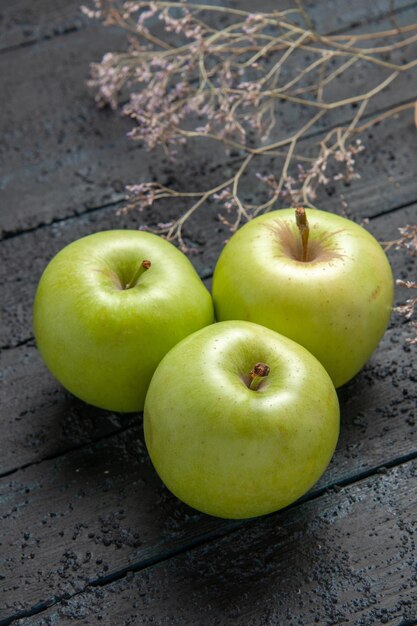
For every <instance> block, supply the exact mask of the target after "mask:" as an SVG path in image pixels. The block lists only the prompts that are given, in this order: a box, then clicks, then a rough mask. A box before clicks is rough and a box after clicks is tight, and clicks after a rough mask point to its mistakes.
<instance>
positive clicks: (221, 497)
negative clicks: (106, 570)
mask: <svg viewBox="0 0 417 626" xmlns="http://www.w3.org/2000/svg"><path fill="white" fill-rule="evenodd" d="M144 431H145V441H146V445H147V448H148V451H149V454H150V457H151V460H152V462H153V464H154V466H155V469H156V471H157V473H158V474H159V476H160V478H161V479H162V481H163V482H164V483H165V485H166V486H167V487H168V489H170V490H171V491H172V492H173V493H174V494H175V495H176V496H177V497H178V498H180V499H181V500H183V501H184V502H186V503H187V504H189V505H190V506H192V507H194V508H196V509H198V510H200V511H203V512H204V513H209V514H211V515H216V516H219V517H225V518H235V519H237V518H247V517H254V516H257V515H263V514H265V513H270V512H272V511H276V510H278V509H280V508H282V507H284V506H286V505H288V504H290V503H291V502H293V501H294V500H296V499H297V498H299V497H300V496H301V495H303V494H304V493H305V492H306V491H307V490H308V489H309V488H310V487H311V486H312V485H313V484H314V483H315V482H316V481H317V480H318V478H319V477H320V476H321V474H322V473H323V471H324V470H325V468H326V467H327V464H328V463H329V461H330V459H331V456H332V454H333V451H334V449H335V446H336V442H337V438H338V434H339V404H338V399H337V395H336V391H335V389H334V386H333V384H332V381H331V379H330V377H329V375H328V374H327V372H326V370H325V369H324V367H323V366H322V365H321V364H320V363H319V362H318V361H317V359H316V358H315V357H313V356H312V355H311V354H310V353H309V352H308V351H307V350H305V348H303V347H302V346H300V345H298V344H296V343H295V342H294V341H291V339H288V338H287V337H283V336H282V335H278V333H275V332H274V331H272V330H269V329H267V328H264V327H263V326H259V325H257V324H252V323H250V322H242V321H233V322H220V323H218V324H214V325H212V326H209V327H206V328H203V329H201V330H199V331H197V332H196V333H194V334H192V335H190V336H189V337H187V338H186V339H184V340H183V341H181V342H180V343H179V344H177V345H176V346H175V347H174V348H173V349H172V350H171V351H170V352H169V353H168V354H167V355H166V356H165V357H164V358H163V359H162V361H161V363H160V364H159V366H158V368H157V369H156V371H155V374H154V376H153V378H152V381H151V384H150V386H149V391H148V394H147V396H146V402H145V410H144Z"/></svg>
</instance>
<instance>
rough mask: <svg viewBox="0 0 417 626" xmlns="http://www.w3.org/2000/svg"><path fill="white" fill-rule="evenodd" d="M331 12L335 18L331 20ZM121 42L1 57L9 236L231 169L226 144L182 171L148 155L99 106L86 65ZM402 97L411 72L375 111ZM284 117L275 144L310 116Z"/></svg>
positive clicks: (195, 156) (340, 118)
mask: <svg viewBox="0 0 417 626" xmlns="http://www.w3.org/2000/svg"><path fill="white" fill-rule="evenodd" d="M341 13H342V12H341ZM343 13H345V12H344V11H343ZM413 13H414V11H413V10H411V9H410V10H407V11H403V12H401V13H400V14H399V15H398V22H399V23H401V24H402V23H409V22H410V21H411V20H412V19H413V17H414V15H413ZM332 15H334V12H332V11H327V12H325V13H324V14H323V19H324V16H326V19H327V18H328V17H330V16H332ZM331 19H333V18H331ZM390 26H392V24H391V22H390V20H385V21H383V22H381V23H380V24H378V25H376V24H375V23H373V24H372V28H373V29H375V28H376V27H378V28H385V27H390ZM123 42H124V39H123V37H122V35H121V34H120V33H118V32H113V33H109V32H107V31H106V30H104V29H100V28H99V27H97V26H96V27H94V28H93V29H89V30H88V31H77V32H74V33H72V34H71V35H70V36H68V37H63V38H62V37H57V38H55V39H52V40H50V41H47V42H45V43H43V44H42V45H37V46H32V47H30V49H29V48H25V47H24V48H21V49H18V50H14V51H13V53H10V54H9V53H7V54H6V53H5V54H3V55H1V57H0V73H1V75H2V76H3V77H4V78H3V83H2V102H3V104H2V110H3V115H2V122H1V123H0V132H1V134H2V146H1V151H0V162H1V169H2V177H1V179H0V188H1V189H2V192H3V204H4V206H7V207H9V210H8V211H5V212H3V214H2V217H1V222H0V231H1V232H3V234H10V233H15V232H19V231H21V230H27V229H30V228H35V227H37V226H39V225H40V224H44V223H50V222H51V221H53V220H57V219H62V218H65V217H68V216H71V215H77V214H79V213H82V212H84V211H85V210H86V209H88V208H91V207H98V206H102V205H104V204H107V203H109V202H113V201H116V200H119V199H120V198H121V197H122V195H123V190H124V185H125V184H126V183H132V182H140V181H142V180H152V179H157V180H159V181H161V182H165V183H168V184H173V185H174V186H175V187H177V188H179V189H193V188H194V186H195V184H196V181H198V184H199V185H204V186H207V187H209V186H211V184H213V185H214V184H216V182H217V181H218V180H219V178H220V177H221V176H222V172H223V171H224V170H225V169H227V168H228V167H229V168H230V165H229V164H228V157H227V156H226V155H225V154H224V151H223V148H222V147H221V146H220V145H215V146H213V145H207V144H204V145H202V144H198V145H197V144H196V145H195V148H193V149H192V150H191V151H190V150H189V149H188V150H184V151H182V152H180V153H179V158H178V160H177V163H176V164H173V163H171V162H169V161H168V160H167V159H166V158H163V156H162V154H161V152H159V151H156V152H155V153H152V154H149V153H147V152H145V151H144V150H143V149H140V148H139V147H138V146H137V145H136V144H134V143H132V142H130V141H129V140H128V139H127V138H126V132H127V131H128V129H129V128H130V127H131V126H130V124H129V122H128V121H127V120H125V119H122V118H121V117H120V116H119V115H118V114H115V113H112V112H109V111H98V110H97V109H96V108H95V106H94V104H93V101H92V98H91V97H90V95H89V94H88V92H87V89H86V87H85V79H86V77H87V72H88V64H89V62H90V61H93V60H97V59H99V58H100V57H101V55H102V54H103V53H104V52H105V51H106V50H108V49H118V48H121V47H123V45H124V43H123ZM29 50H30V51H29ZM408 53H409V54H410V55H411V54H412V51H411V50H409V51H408ZM402 55H403V52H402V51H396V52H395V53H393V54H392V55H390V58H391V59H392V60H395V61H397V62H402V60H403V56H402ZM297 62H298V61H297ZM383 72H384V70H381V69H379V70H378V71H377V72H376V74H375V77H374V79H373V80H375V81H377V80H378V79H381V78H382V76H383V75H384V76H385V74H383ZM368 83H369V73H368V72H366V71H365V68H364V66H363V65H361V63H358V64H356V65H355V71H353V70H352V74H351V75H350V76H347V77H346V80H344V81H343V82H342V83H341V84H339V85H338V89H339V90H340V89H342V90H344V91H345V92H346V93H347V94H349V95H350V94H351V92H352V90H353V89H357V88H360V89H361V90H362V91H366V90H367V89H368V88H369V85H368ZM29 93H30V94H31V97H30V98H28V94H29ZM404 94H407V98H412V97H413V96H417V93H416V90H415V81H414V79H413V76H412V73H411V72H410V73H405V74H403V75H401V77H400V78H399V79H398V82H396V83H395V85H393V86H390V87H388V88H387V90H386V91H384V94H383V96H381V97H380V98H377V99H376V100H375V101H372V102H371V103H370V105H369V112H371V111H376V110H379V109H380V108H386V107H389V106H391V105H394V104H398V103H399V102H401V101H402V100H403V99H404ZM339 95H341V93H339ZM350 113H351V112H350V110H349V112H347V111H345V110H343V111H340V110H336V111H335V112H334V113H333V114H330V115H329V117H328V118H326V121H325V122H323V124H326V125H327V124H330V123H332V124H334V123H341V122H346V121H347V120H348V119H349V116H350ZM279 115H280V118H279V124H278V127H277V132H276V137H274V138H277V137H280V136H282V134H285V135H287V134H288V133H290V132H291V131H292V130H294V128H299V124H300V123H301V122H302V121H303V120H304V118H303V115H304V116H306V115H307V113H306V111H304V110H298V109H297V108H296V107H294V106H289V107H286V106H283V107H282V108H281V109H280V113H279ZM310 115H311V112H310V111H309V112H308V116H310ZM305 119H307V117H306V118H305ZM410 119H411V114H410ZM320 127H321V128H323V125H322V126H318V128H320ZM326 127H327V126H326ZM409 141H410V139H409ZM398 145H399V144H397V145H396V148H397V147H398ZM392 149H393V148H391V150H392ZM214 163H215V164H216V165H215V166H213V164H214ZM393 165H394V166H395V163H394V164H393ZM394 169H395V168H394ZM220 180H222V178H220ZM1 232H0V234H1Z"/></svg>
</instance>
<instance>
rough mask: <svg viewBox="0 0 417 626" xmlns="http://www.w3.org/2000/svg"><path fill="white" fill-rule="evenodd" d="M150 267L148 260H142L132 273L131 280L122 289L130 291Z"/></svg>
mask: <svg viewBox="0 0 417 626" xmlns="http://www.w3.org/2000/svg"><path fill="white" fill-rule="evenodd" d="M151 265H152V263H151V262H150V261H149V260H148V259H144V260H143V261H142V262H141V263H140V264H139V267H138V269H137V270H136V272H135V273H134V275H133V278H132V280H131V281H130V282H129V283H127V284H126V285H125V287H124V289H131V288H132V287H135V286H136V284H137V282H138V280H139V278H140V277H141V276H142V274H143V273H144V272H146V270H148V269H149V268H150V267H151Z"/></svg>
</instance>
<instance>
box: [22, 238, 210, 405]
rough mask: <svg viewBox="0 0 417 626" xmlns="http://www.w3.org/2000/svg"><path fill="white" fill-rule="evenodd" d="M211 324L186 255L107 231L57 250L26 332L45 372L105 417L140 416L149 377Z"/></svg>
mask: <svg viewBox="0 0 417 626" xmlns="http://www.w3.org/2000/svg"><path fill="white" fill-rule="evenodd" d="M213 321H214V314H213V304H212V300H211V296H210V294H209V292H208V291H207V289H206V288H205V286H204V285H203V283H202V281H201V280H200V278H199V276H198V275H197V273H196V271H195V270H194V268H193V266H192V264H191V263H190V261H189V260H188V259H187V257H186V256H185V255H184V254H182V252H180V251H179V250H177V249H176V248H175V247H174V246H173V245H172V244H170V243H168V242H167V241H165V240H164V239H162V238H161V237H158V236H156V235H153V234H151V233H146V232H140V231H133V230H114V231H105V232H100V233H96V234H94V235H89V236H87V237H83V238H82V239H79V240H78V241H75V242H73V243H71V244H70V245H68V246H67V247H65V248H64V249H63V250H61V251H60V252H59V253H58V254H57V255H56V256H55V257H54V258H53V259H52V261H51V262H50V263H49V265H48V266H47V268H46V269H45V272H44V273H43V275H42V278H41V280H40V283H39V286H38V290H37V293H36V298H35V304H34V331H35V338H36V342H37V345H38V348H39V351H40V353H41V355H42V357H43V359H44V361H45V363H46V365H47V366H48V368H49V370H50V371H51V373H52V374H53V375H54V376H55V377H56V378H57V379H58V380H59V381H60V382H61V383H62V385H63V386H64V387H66V388H67V389H68V390H69V391H71V392H72V393H73V394H74V395H75V396H77V397H79V398H81V399H82V400H84V401H85V402H88V403H90V404H93V405H95V406H98V407H100V408H104V409H109V410H113V411H139V410H142V409H143V404H144V401H145V395H146V391H147V389H148V386H149V382H150V380H151V377H152V374H153V372H154V371H155V368H156V366H157V365H158V363H159V361H160V360H161V359H162V357H163V356H164V355H165V354H166V353H167V352H168V351H169V350H170V349H171V348H172V347H173V346H174V345H175V344H176V343H178V342H179V341H180V340H181V339H183V338H184V337H186V336H187V335H189V334H190V333H193V332H194V331H196V330H198V329H199V328H202V327H203V326H206V325H207V324H211V323H212V322H213Z"/></svg>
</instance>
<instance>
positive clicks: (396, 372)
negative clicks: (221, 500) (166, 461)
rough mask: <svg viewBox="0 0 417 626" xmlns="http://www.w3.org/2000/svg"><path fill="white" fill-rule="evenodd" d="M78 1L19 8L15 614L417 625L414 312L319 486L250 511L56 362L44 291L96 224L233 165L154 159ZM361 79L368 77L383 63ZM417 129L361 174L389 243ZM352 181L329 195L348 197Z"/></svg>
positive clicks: (7, 456) (11, 442) (365, 211)
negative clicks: (74, 389)
mask: <svg viewBox="0 0 417 626" xmlns="http://www.w3.org/2000/svg"><path fill="white" fill-rule="evenodd" d="M78 5H79V1H78V0H38V1H37V2H36V3H34V2H30V1H29V0H15V1H14V2H7V1H5V0H2V2H0V48H1V50H0V52H1V53H0V75H1V91H0V100H1V109H0V111H1V122H0V124H1V145H0V152H1V178H0V180H1V196H2V201H1V208H0V226H1V235H2V240H1V242H0V255H1V264H0V284H1V305H0V306H1V327H0V346H1V347H2V350H1V357H0V360H1V365H0V367H1V407H0V412H1V422H0V428H1V430H0V433H1V435H0V446H1V457H0V472H1V478H0V480H1V486H0V494H1V495H0V502H1V509H0V515H1V525H0V562H1V565H0V598H1V599H0V624H3V625H5V624H10V623H16V624H22V625H25V626H26V625H29V624H31V625H34V624H39V625H40V624H42V625H44V624H66V623H72V622H73V621H76V622H78V623H80V624H88V625H93V624H98V623H101V624H111V625H117V626H118V625H121V624H191V625H196V626H197V625H202V624H204V625H205V624H207V625H211V624H239V625H242V626H247V625H255V624H256V625H259V626H261V625H262V626H264V625H277V626H278V625H279V626H284V625H285V626H287V625H288V626H289V625H310V624H323V625H324V624H326V625H333V624H357V625H361V626H368V625H370V624H376V625H379V624H390V625H392V626H411V625H412V624H417V585H416V558H417V555H416V536H417V535H416V517H417V480H416V468H417V462H416V458H417V439H416V422H415V420H416V398H417V391H416V381H417V367H416V348H415V347H410V346H408V345H407V344H406V337H407V336H408V335H409V329H408V327H407V324H405V323H404V320H403V319H401V318H400V317H398V316H396V317H395V316H394V317H393V320H392V322H391V325H390V328H389V329H388V331H387V333H386V335H385V337H384V339H383V341H382V343H381V345H380V346H379V348H378V350H377V351H376V352H375V354H374V356H373V357H372V359H371V361H370V362H369V364H367V365H366V366H365V368H364V370H363V371H362V372H361V373H360V374H359V375H358V376H357V377H356V378H355V379H354V380H353V381H351V382H350V383H349V384H348V385H346V386H345V387H344V388H343V389H341V390H340V394H339V395H340V401H341V408H342V429H341V436H340V441H339V444H338V448H337V451H336V454H335V456H334V459H333V461H332V463H331V465H330V467H329V468H328V470H327V472H326V473H325V475H324V476H323V478H322V479H321V480H320V482H319V484H318V485H316V486H315V487H314V488H313V489H312V490H311V491H310V492H309V493H308V494H307V496H306V497H305V498H304V499H303V500H302V501H301V502H298V503H296V504H295V505H293V506H291V507H289V508H288V509H287V510H285V511H282V512H279V513H276V514H274V515H269V516H267V517H264V518H261V519H257V520H251V521H245V522H230V521H229V522H228V521H222V520H219V519H215V518H211V517H208V516H206V515H201V514H199V513H197V512H196V511H194V510H191V509H190V508H188V507H186V506H185V505H183V504H181V503H180V502H178V501H177V500H176V499H175V498H174V497H173V496H172V495H171V494H170V493H168V491H167V490H166V489H165V488H164V486H163V485H162V484H161V482H160V481H159V479H158V478H157V476H156V474H155V472H154V470H153V468H152V466H151V464H150V461H149V458H148V456H147V453H146V449H145V446H144V441H143V434H142V423H141V416H138V415H118V414H114V413H108V412H104V411H100V410H97V409H94V408H92V407H90V406H86V405H85V404H83V403H82V402H80V401H77V400H76V399H74V398H73V397H71V396H70V395H69V394H68V393H66V392H65V391H64V390H63V389H62V388H61V387H60V385H59V384H58V383H57V382H56V381H55V380H53V379H52V377H51V376H50V375H49V373H48V372H47V371H46V368H45V367H44V365H43V364H42V362H41V360H40V357H39V355H38V353H37V351H36V347H35V345H34V341H33V334H32V328H31V307H32V302H33V296H34V292H35V288H36V285H37V282H38V280H39V277H40V275H41V272H42V270H43V269H44V267H45V265H46V264H47V262H48V261H49V260H50V259H51V258H52V256H53V255H54V254H55V253H56V252H57V251H58V250H59V249H60V248H62V247H63V246H64V245H65V244H67V243H69V242H70V241H73V240H74V239H76V238H78V237H80V236H82V235H85V234H88V233H92V232H96V231H98V230H103V229H109V228H114V227H119V228H137V227H138V226H140V225H141V224H142V223H144V222H146V221H147V222H149V223H152V222H153V221H158V220H159V219H160V218H161V216H162V217H163V218H164V219H165V220H166V219H167V215H169V214H170V211H171V212H172V211H173V210H174V209H173V207H171V208H170V207H165V208H164V207H162V208H160V209H157V210H156V212H155V213H152V212H148V213H143V214H138V213H136V214H133V213H132V214H130V215H128V216H125V217H118V216H116V209H117V208H118V207H119V206H121V201H122V197H123V189H124V185H125V183H131V182H138V181H141V180H149V179H152V177H155V178H156V179H158V180H160V181H161V182H165V183H167V184H170V185H177V186H178V188H185V189H186V188H188V189H189V188H190V187H191V186H193V185H194V184H195V180H200V181H201V180H202V179H203V185H204V187H208V186H209V184H210V183H211V182H214V183H215V182H216V180H219V176H221V175H222V173H223V170H225V169H227V168H228V167H230V157H227V156H226V155H224V154H223V153H222V152H221V151H219V152H218V153H217V152H216V153H212V152H210V151H207V150H205V149H201V148H198V147H196V148H193V149H192V150H189V151H186V152H185V153H184V154H182V155H181V162H180V163H177V164H172V163H169V162H168V161H167V160H166V159H165V158H164V157H163V155H162V154H161V153H159V152H156V153H146V152H145V151H144V150H143V149H142V148H140V147H138V146H137V145H134V144H132V143H130V142H129V141H128V140H127V139H126V137H125V135H126V131H127V130H128V129H129V123H128V122H127V121H126V120H124V119H122V118H121V117H120V116H118V115H117V114H114V113H112V112H110V111H98V110H97V109H96V108H95V106H94V104H93V102H92V99H91V96H90V95H89V94H88V92H87V89H86V87H85V82H84V81H85V79H86V76H87V72H88V63H89V62H90V61H92V60H98V59H99V58H101V55H102V54H103V53H104V52H105V51H107V50H114V49H117V48H118V47H120V46H122V45H123V41H124V39H123V37H122V35H121V34H120V33H118V32H117V31H111V30H104V29H102V28H100V27H99V26H98V25H97V24H94V23H88V20H86V18H84V17H82V16H81V15H80V13H79V10H78ZM304 5H305V6H306V8H307V9H308V10H309V11H310V13H311V16H312V19H313V21H314V23H315V24H316V26H317V27H318V28H319V29H320V30H321V31H322V32H335V31H341V32H345V31H348V30H349V29H352V30H358V29H362V30H366V29H368V30H369V29H375V28H383V27H384V26H386V24H388V25H389V24H392V20H393V19H394V17H395V19H396V20H397V21H399V22H401V23H403V24H405V23H410V22H411V21H415V20H416V17H417V16H416V13H417V2H412V1H411V0H408V1H407V0H398V1H397V2H395V3H394V5H393V3H392V2H390V1H389V0H380V1H378V2H367V1H365V2H364V1H362V0H352V1H351V2H342V0H321V2H319V3H314V2H312V1H308V2H305V3H304ZM393 6H395V10H396V12H395V16H393V13H392V10H393ZM356 80H357V81H358V83H361V84H363V87H364V88H365V87H367V88H369V86H367V76H366V74H364V73H361V72H360V71H358V74H357V78H356ZM401 80H402V82H401V83H400V88H399V87H398V85H397V84H396V85H397V86H396V87H395V88H393V89H390V88H388V89H387V91H386V92H385V93H384V96H383V98H382V99H380V100H378V101H377V102H376V103H375V104H374V105H372V106H373V107H374V108H373V110H370V111H369V114H375V113H376V112H377V111H378V110H380V111H383V110H386V109H387V108H389V107H391V106H394V105H395V104H400V103H402V102H404V101H411V100H413V99H414V100H415V99H416V97H417V86H416V84H415V74H414V77H413V75H412V74H411V72H410V73H409V74H407V75H405V76H404V77H403V78H402V79H401ZM340 115H341V114H340ZM344 115H346V113H344ZM345 121H346V120H345V119H343V118H342V119H339V120H337V119H336V120H334V123H342V122H345ZM323 131H324V128H323ZM416 137H417V135H416V130H415V127H414V124H413V119H412V114H411V112H410V111H409V112H407V114H405V115H401V116H398V117H396V118H393V119H391V120H390V121H387V122H386V123H384V124H381V125H379V126H376V127H374V128H373V129H372V130H370V131H369V132H368V133H366V137H365V138H364V141H365V144H366V148H367V149H366V152H365V153H364V155H363V156H362V157H361V163H360V170H361V172H362V178H361V180H360V181H357V182H355V183H354V184H352V185H351V186H349V187H346V188H344V189H343V194H344V199H345V202H346V203H347V206H348V214H349V215H350V216H351V217H352V218H354V219H356V220H357V221H361V220H363V219H364V218H369V223H368V225H367V228H369V230H370V231H371V232H372V233H373V234H374V235H375V236H377V237H378V238H379V239H381V240H391V239H394V238H396V236H397V228H398V227H399V226H403V225H405V224H407V223H413V222H415V221H416V217H417V183H416V180H417V179H416V174H417V156H416ZM307 141H308V140H307ZM220 180H222V178H220ZM336 196H337V194H336V195H333V196H332V194H327V193H323V194H322V196H321V197H320V198H319V199H318V201H317V202H318V203H320V206H322V207H323V208H326V209H329V210H334V211H339V210H340V197H339V196H337V197H336ZM158 211H160V214H158ZM163 211H166V212H167V213H163ZM216 213H217V211H216V210H212V209H210V207H208V208H206V209H205V210H203V211H201V212H200V213H199V214H198V216H197V217H196V218H195V220H194V221H193V222H192V223H191V224H190V226H189V228H188V230H187V237H188V238H189V239H190V240H191V241H194V242H196V243H197V244H198V247H199V254H197V255H195V256H193V262H194V263H195V265H196V267H197V269H198V271H199V272H200V275H201V276H202V277H203V278H204V279H205V280H206V283H207V284H208V285H209V283H210V276H211V273H212V270H213V267H214V263H215V260H216V257H217V255H218V253H219V251H220V249H221V246H222V242H223V240H224V239H225V238H226V237H227V231H226V230H225V229H224V227H222V225H221V224H220V223H219V221H218V220H217V218H216ZM389 257H390V260H391V263H392V266H393V271H394V274H395V276H396V277H397V278H403V279H406V278H408V279H415V277H416V260H415V258H412V257H408V256H407V255H406V254H405V253H404V251H396V250H394V249H393V250H391V251H390V253H389ZM407 295H408V294H407V293H404V290H402V291H398V293H397V295H396V298H397V303H398V302H399V301H401V300H404V299H405V298H406V297H407Z"/></svg>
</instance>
